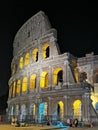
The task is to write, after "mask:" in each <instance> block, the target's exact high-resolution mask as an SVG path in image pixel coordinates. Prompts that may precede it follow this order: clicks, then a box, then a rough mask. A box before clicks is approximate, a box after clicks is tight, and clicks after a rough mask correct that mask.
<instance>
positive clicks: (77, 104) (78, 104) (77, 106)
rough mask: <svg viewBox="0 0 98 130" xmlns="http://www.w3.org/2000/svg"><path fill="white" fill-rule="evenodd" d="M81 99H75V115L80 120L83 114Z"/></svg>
mask: <svg viewBox="0 0 98 130" xmlns="http://www.w3.org/2000/svg"><path fill="white" fill-rule="evenodd" d="M81 106H82V104H81V101H80V100H75V101H74V103H73V114H74V115H73V116H74V118H77V119H78V120H81V116H82V111H81Z"/></svg>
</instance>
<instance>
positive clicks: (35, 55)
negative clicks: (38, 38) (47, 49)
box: [32, 48, 38, 61]
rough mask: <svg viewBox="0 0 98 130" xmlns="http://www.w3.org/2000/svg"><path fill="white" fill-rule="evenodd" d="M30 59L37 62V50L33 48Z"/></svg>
mask: <svg viewBox="0 0 98 130" xmlns="http://www.w3.org/2000/svg"><path fill="white" fill-rule="evenodd" d="M32 59H33V60H34V61H38V48H35V49H34V50H33V52H32Z"/></svg>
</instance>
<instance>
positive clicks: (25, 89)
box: [22, 77, 28, 92]
mask: <svg viewBox="0 0 98 130" xmlns="http://www.w3.org/2000/svg"><path fill="white" fill-rule="evenodd" d="M27 85H28V79H27V77H24V78H23V82H22V92H25V91H27Z"/></svg>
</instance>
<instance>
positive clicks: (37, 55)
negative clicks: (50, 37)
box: [36, 52, 38, 61]
mask: <svg viewBox="0 0 98 130" xmlns="http://www.w3.org/2000/svg"><path fill="white" fill-rule="evenodd" d="M36 61H38V52H37V53H36Z"/></svg>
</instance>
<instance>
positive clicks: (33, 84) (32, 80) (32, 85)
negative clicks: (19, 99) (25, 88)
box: [30, 74, 36, 89]
mask: <svg viewBox="0 0 98 130" xmlns="http://www.w3.org/2000/svg"><path fill="white" fill-rule="evenodd" d="M35 88H36V74H32V75H31V77H30V89H35Z"/></svg>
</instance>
